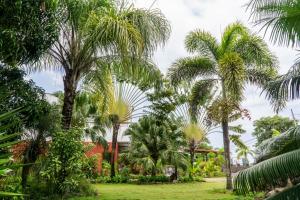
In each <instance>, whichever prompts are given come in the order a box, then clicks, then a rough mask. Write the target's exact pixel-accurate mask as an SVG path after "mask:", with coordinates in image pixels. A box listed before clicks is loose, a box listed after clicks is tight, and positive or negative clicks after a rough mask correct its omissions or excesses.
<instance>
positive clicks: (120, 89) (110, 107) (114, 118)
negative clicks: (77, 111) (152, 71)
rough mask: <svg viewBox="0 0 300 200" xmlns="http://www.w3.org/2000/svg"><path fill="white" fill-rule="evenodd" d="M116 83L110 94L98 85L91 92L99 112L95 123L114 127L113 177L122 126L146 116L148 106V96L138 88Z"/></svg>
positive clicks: (112, 175)
mask: <svg viewBox="0 0 300 200" xmlns="http://www.w3.org/2000/svg"><path fill="white" fill-rule="evenodd" d="M114 82H115V83H114V84H112V86H111V91H110V92H107V91H102V90H99V88H98V87H97V83H96V84H95V85H92V86H91V85H90V87H91V88H92V89H90V92H91V93H92V94H94V95H93V97H92V98H93V99H94V102H95V105H96V107H97V110H98V112H97V114H98V118H95V123H96V124H98V125H99V126H102V127H103V128H105V127H106V128H111V127H112V152H111V162H110V165H111V177H114V176H115V162H116V160H115V155H116V154H115V151H116V147H117V143H118V135H119V129H120V126H121V125H126V124H128V123H130V121H131V120H132V119H134V118H137V117H140V116H142V115H143V114H145V112H144V110H143V109H144V108H145V105H144V104H147V96H146V95H145V94H144V92H143V91H142V90H140V89H139V88H138V87H137V86H134V85H132V84H130V83H126V82H118V81H114ZM93 86H94V87H93Z"/></svg>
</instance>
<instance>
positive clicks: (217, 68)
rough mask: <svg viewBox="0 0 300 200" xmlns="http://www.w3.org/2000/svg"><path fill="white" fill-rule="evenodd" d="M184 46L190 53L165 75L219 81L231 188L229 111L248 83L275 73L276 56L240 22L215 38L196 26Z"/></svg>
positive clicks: (178, 79) (219, 105)
mask: <svg viewBox="0 0 300 200" xmlns="http://www.w3.org/2000/svg"><path fill="white" fill-rule="evenodd" d="M185 46H186V49H187V50H188V51H189V52H190V53H195V54H196V55H195V56H193V57H187V58H182V59H179V60H177V61H176V62H174V63H173V64H172V66H171V67H170V68H169V71H168V75H169V77H170V79H171V81H172V83H173V84H174V85H176V84H178V83H180V82H182V81H196V83H195V86H196V85H197V82H202V81H209V82H210V83H211V84H215V85H219V88H220V90H219V92H220V95H221V98H220V99H219V103H217V104H215V106H217V108H215V110H218V113H219V116H221V125H222V130H223V141H224V154H225V166H226V177H227V186H226V188H227V189H232V178H231V167H230V166H231V164H230V142H229V125H228V124H229V115H230V114H231V113H230V112H231V110H232V109H227V108H228V107H239V104H240V102H241V101H242V99H243V91H244V88H245V86H246V84H247V83H254V84H256V85H258V86H262V85H264V84H265V83H266V82H267V81H268V80H270V79H271V78H272V77H274V76H275V75H276V74H277V73H276V64H277V62H276V58H275V57H274V56H273V55H272V53H271V52H270V50H269V49H268V47H267V45H266V43H265V42H264V41H263V40H262V39H261V38H260V37H258V36H256V35H254V34H252V33H251V32H250V31H249V29H248V28H246V27H245V26H244V25H242V24H241V23H239V22H237V23H233V24H230V25H229V26H227V27H226V28H225V30H224V32H223V34H222V37H221V41H220V42H218V41H217V39H215V38H214V37H213V36H212V35H211V34H210V33H208V32H205V31H202V30H195V31H192V32H190V33H189V34H188V35H187V37H186V40H185Z"/></svg>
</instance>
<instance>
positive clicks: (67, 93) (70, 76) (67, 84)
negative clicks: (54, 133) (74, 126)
mask: <svg viewBox="0 0 300 200" xmlns="http://www.w3.org/2000/svg"><path fill="white" fill-rule="evenodd" d="M63 81H64V102H63V108H62V121H61V124H62V128H63V129H65V130H68V129H70V128H71V121H72V114H73V106H74V100H75V96H76V87H77V81H76V76H75V73H74V72H73V70H72V69H69V70H66V75H65V76H64V80H63Z"/></svg>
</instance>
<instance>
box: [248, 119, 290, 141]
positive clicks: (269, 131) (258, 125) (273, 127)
mask: <svg viewBox="0 0 300 200" xmlns="http://www.w3.org/2000/svg"><path fill="white" fill-rule="evenodd" d="M253 126H254V131H253V133H252V135H253V136H254V137H256V146H258V145H260V144H261V143H262V142H263V141H264V140H267V139H270V138H271V137H273V135H276V134H277V132H279V133H284V132H285V131H287V130H288V129H290V128H292V127H293V126H295V121H294V120H292V119H290V118H288V117H281V116H278V115H275V116H272V117H262V118H260V119H258V120H255V121H254V123H253Z"/></svg>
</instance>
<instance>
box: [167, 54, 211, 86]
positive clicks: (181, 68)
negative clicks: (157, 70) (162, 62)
mask: <svg viewBox="0 0 300 200" xmlns="http://www.w3.org/2000/svg"><path fill="white" fill-rule="evenodd" d="M214 73H215V64H214V63H213V62H212V61H211V60H210V59H209V58H205V57H187V58H183V59H179V60H177V61H176V62H175V63H173V64H172V66H171V67H170V68H169V69H168V77H169V78H170V79H171V83H172V84H174V85H177V84H179V83H180V82H181V81H183V80H185V81H191V80H192V79H194V78H197V77H200V76H213V75H214Z"/></svg>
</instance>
